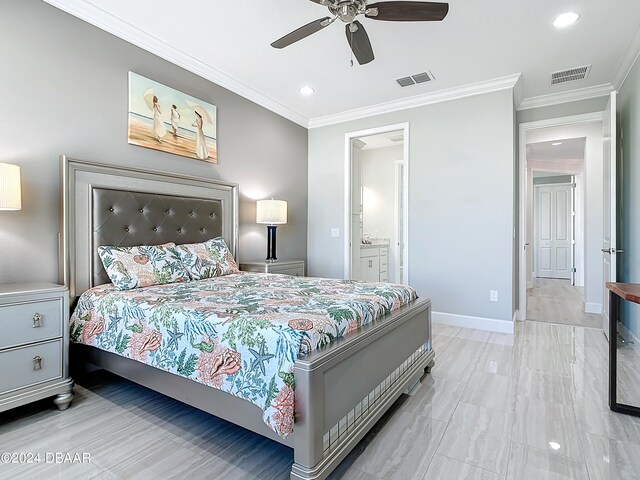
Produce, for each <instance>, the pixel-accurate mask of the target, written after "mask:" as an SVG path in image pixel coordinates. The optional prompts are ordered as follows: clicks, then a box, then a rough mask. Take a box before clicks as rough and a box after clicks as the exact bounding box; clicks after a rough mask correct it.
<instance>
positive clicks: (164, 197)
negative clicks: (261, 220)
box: [60, 156, 238, 300]
mask: <svg viewBox="0 0 640 480" xmlns="http://www.w3.org/2000/svg"><path fill="white" fill-rule="evenodd" d="M61 161H62V196H63V199H62V204H63V205H62V207H63V208H62V228H61V241H60V281H61V282H64V284H65V285H66V286H68V287H69V292H70V297H71V299H72V300H73V299H75V297H77V296H79V295H80V294H81V293H82V292H84V291H85V290H86V289H88V288H91V287H93V286H96V285H101V284H103V283H108V282H109V278H108V277H107V275H106V272H105V271H104V268H103V266H102V262H101V261H100V258H99V257H98V255H97V248H98V247H99V246H101V245H115V246H133V245H157V244H161V243H167V242H174V243H177V244H183V243H194V242H200V241H205V240H208V239H210V238H214V237H217V236H222V237H223V238H224V239H225V241H226V242H227V244H228V245H229V248H230V249H231V252H232V253H233V254H234V256H236V257H237V230H238V186H237V185H235V184H228V183H222V182H219V181H217V180H212V179H208V178H201V177H188V176H184V175H175V174H169V173H164V172H153V171H147V170H138V169H132V168H128V167H116V166H110V165H106V164H100V163H94V162H88V161H84V160H76V159H71V158H68V157H64V156H63V157H62V158H61Z"/></svg>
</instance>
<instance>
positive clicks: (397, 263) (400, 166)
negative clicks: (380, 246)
mask: <svg viewBox="0 0 640 480" xmlns="http://www.w3.org/2000/svg"><path fill="white" fill-rule="evenodd" d="M403 172H404V161H402V160H398V161H396V162H395V175H394V185H395V188H394V195H393V213H394V218H393V237H392V238H391V241H392V242H394V244H395V246H396V248H394V249H393V252H394V258H393V269H394V272H393V279H394V282H400V283H402V280H403V278H402V276H403V273H402V272H403V270H404V269H403V268H402V266H401V263H402V262H401V259H400V257H401V256H402V249H403V248H406V239H405V238H404V227H403V226H402V222H401V221H400V215H398V212H399V211H400V206H401V205H404V209H403V216H402V218H403V220H404V210H406V208H407V206H406V203H405V201H404V198H401V194H402V196H403V197H404V189H403V187H404V173H403ZM401 227H402V232H400V229H401ZM400 237H402V248H401V246H400Z"/></svg>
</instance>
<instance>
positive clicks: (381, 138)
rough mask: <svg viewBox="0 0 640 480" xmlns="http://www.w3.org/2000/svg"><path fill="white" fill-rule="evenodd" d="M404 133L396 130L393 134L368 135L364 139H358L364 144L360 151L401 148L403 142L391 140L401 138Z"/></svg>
mask: <svg viewBox="0 0 640 480" xmlns="http://www.w3.org/2000/svg"><path fill="white" fill-rule="evenodd" d="M403 135H404V132H403V131H402V130H397V131H395V132H384V133H378V134H376V135H368V136H366V137H360V140H362V141H363V142H364V144H365V145H364V147H362V150H374V149H376V148H388V147H401V146H403V145H404V141H403V140H400V141H393V140H391V139H392V138H397V137H402V136H403Z"/></svg>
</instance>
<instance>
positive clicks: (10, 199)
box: [0, 163, 22, 211]
mask: <svg viewBox="0 0 640 480" xmlns="http://www.w3.org/2000/svg"><path fill="white" fill-rule="evenodd" d="M21 209H22V194H21V188H20V167H18V166H17V165H10V164H8V163H0V210H8V211H15V210H21Z"/></svg>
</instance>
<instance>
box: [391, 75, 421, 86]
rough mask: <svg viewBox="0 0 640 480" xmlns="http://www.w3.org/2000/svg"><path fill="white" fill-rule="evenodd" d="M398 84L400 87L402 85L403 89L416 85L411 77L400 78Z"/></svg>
mask: <svg viewBox="0 0 640 480" xmlns="http://www.w3.org/2000/svg"><path fill="white" fill-rule="evenodd" d="M396 82H398V85H400V86H401V87H408V86H409V85H415V83H416V82H414V81H413V78H411V77H403V78H398V79H397V80H396Z"/></svg>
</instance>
